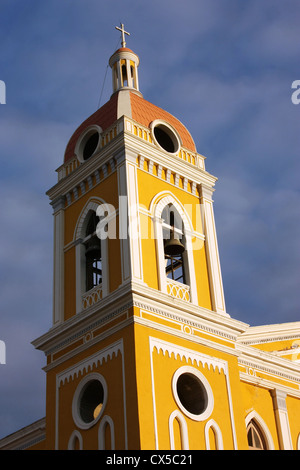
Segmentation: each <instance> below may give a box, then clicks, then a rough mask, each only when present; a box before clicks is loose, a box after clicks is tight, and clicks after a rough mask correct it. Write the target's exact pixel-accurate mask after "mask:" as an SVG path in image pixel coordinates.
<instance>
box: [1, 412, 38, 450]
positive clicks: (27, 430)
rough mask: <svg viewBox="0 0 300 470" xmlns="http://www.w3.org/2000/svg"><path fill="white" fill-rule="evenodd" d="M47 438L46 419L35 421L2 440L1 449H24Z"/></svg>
mask: <svg viewBox="0 0 300 470" xmlns="http://www.w3.org/2000/svg"><path fill="white" fill-rule="evenodd" d="M45 439H46V419H45V418H42V419H39V420H38V421H35V422H34V423H32V424H30V425H28V426H26V427H24V428H22V429H19V430H18V431H16V432H14V433H12V434H10V435H9V436H6V437H4V438H3V439H1V440H0V450H6V449H7V450H23V449H28V448H29V447H31V446H33V445H35V444H37V443H38V442H41V441H43V440H45Z"/></svg>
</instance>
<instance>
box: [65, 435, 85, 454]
mask: <svg viewBox="0 0 300 470" xmlns="http://www.w3.org/2000/svg"><path fill="white" fill-rule="evenodd" d="M82 448H83V445H82V436H81V434H80V432H79V431H73V432H72V434H71V437H70V439H69V442H68V450H82Z"/></svg>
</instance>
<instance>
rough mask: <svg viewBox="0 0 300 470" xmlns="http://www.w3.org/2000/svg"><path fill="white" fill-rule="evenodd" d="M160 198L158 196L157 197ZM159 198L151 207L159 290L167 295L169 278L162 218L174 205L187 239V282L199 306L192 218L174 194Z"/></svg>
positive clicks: (192, 300)
mask: <svg viewBox="0 0 300 470" xmlns="http://www.w3.org/2000/svg"><path fill="white" fill-rule="evenodd" d="M157 196H158V195H157ZM157 196H156V197H155V201H156V202H154V203H153V204H152V207H150V212H151V214H152V220H153V223H154V236H155V242H156V256H157V266H158V281H159V282H158V284H159V289H160V290H161V291H162V292H164V293H167V292H168V291H167V276H166V269H165V252H164V241H163V220H162V218H161V215H162V212H163V210H164V208H165V207H166V206H168V205H170V204H171V205H173V206H174V208H175V209H176V210H177V212H178V214H179V216H180V217H181V220H182V224H183V233H184V237H185V252H184V255H183V256H184V268H185V280H186V284H187V285H188V286H189V287H190V302H191V303H193V304H195V305H197V304H198V294H197V285H196V279H195V265H194V256H193V248H192V237H193V226H192V223H191V221H190V218H189V216H188V214H187V213H186V211H185V210H184V208H183V206H182V204H181V203H180V202H179V201H178V199H177V198H176V197H175V196H174V195H173V194H172V193H169V192H168V193H163V194H162V195H161V198H160V199H159V200H158V198H157Z"/></svg>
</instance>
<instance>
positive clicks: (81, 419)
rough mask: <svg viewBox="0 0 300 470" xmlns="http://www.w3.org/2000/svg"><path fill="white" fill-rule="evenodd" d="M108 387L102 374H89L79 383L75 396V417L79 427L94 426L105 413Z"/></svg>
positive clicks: (73, 409)
mask: <svg viewBox="0 0 300 470" xmlns="http://www.w3.org/2000/svg"><path fill="white" fill-rule="evenodd" d="M106 399H107V387H106V382H105V380H104V378H103V377H102V376H101V375H100V374H89V375H88V376H86V377H85V378H84V379H83V380H82V381H81V382H80V384H79V385H78V387H77V390H76V392H75V395H74V398H73V407H72V411H73V419H74V421H75V423H76V424H77V426H78V427H80V428H82V429H87V428H89V427H90V426H93V425H94V424H95V423H96V422H97V421H98V419H99V418H100V416H101V415H102V413H103V410H104V407H105V404H106Z"/></svg>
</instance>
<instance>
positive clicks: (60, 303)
mask: <svg viewBox="0 0 300 470" xmlns="http://www.w3.org/2000/svg"><path fill="white" fill-rule="evenodd" d="M51 205H52V207H53V211H54V212H53V216H54V260H53V263H54V266H53V325H57V324H59V323H61V322H62V321H63V318H64V207H65V198H64V197H63V196H61V197H59V198H57V199H56V200H55V201H53V202H52V203H51Z"/></svg>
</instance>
